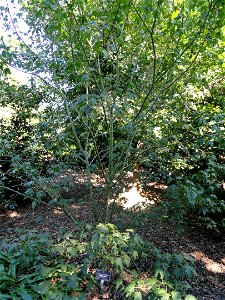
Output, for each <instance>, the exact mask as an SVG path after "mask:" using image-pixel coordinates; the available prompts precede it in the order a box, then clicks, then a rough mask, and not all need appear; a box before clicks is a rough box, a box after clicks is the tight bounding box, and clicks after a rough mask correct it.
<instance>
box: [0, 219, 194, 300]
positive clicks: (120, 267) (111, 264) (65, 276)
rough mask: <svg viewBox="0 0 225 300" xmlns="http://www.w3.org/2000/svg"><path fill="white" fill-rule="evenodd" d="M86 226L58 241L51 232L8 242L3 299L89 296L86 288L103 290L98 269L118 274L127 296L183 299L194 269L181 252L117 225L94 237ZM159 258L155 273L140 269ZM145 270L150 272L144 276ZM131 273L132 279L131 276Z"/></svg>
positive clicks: (0, 264) (1, 261)
mask: <svg viewBox="0 0 225 300" xmlns="http://www.w3.org/2000/svg"><path fill="white" fill-rule="evenodd" d="M91 230H92V226H90V225H86V227H85V228H84V231H83V233H82V236H79V239H75V238H74V237H73V236H72V234H70V233H65V234H64V235H63V236H62V237H60V238H59V239H58V243H57V244H53V242H52V240H51V239H50V238H49V236H48V235H47V234H41V235H38V234H37V233H36V232H32V231H31V232H27V233H25V234H23V235H21V236H19V237H18V238H17V239H15V240H13V241H11V242H10V241H7V240H4V241H3V242H2V243H1V252H0V270H1V276H0V287H1V294H0V295H1V299H56V297H57V299H74V298H75V299H86V297H85V295H84V293H83V292H84V291H86V292H88V291H90V292H91V291H92V292H93V291H95V293H97V292H100V291H99V287H98V285H99V284H98V283H97V281H96V279H95V274H94V273H95V271H96V268H99V267H103V268H104V269H105V270H108V271H110V272H111V274H112V283H110V286H109V292H110V293H113V290H114V289H117V290H120V293H122V295H124V297H126V298H127V299H129V298H130V297H132V299H142V295H143V297H144V296H146V295H149V296H150V298H151V297H153V296H154V299H178V297H179V299H182V298H181V297H183V295H185V290H186V289H187V288H188V287H189V286H186V285H183V284H182V283H181V280H182V279H183V278H185V277H186V276H187V277H188V278H191V276H192V275H193V274H194V269H193V266H192V263H191V262H187V261H186V260H185V259H184V258H183V257H182V256H181V255H177V254H171V255H170V254H161V253H160V252H159V250H158V249H155V248H152V247H149V245H148V244H146V243H145V242H144V241H143V240H142V238H141V237H140V236H138V235H136V234H134V233H133V232H132V231H131V230H128V231H126V232H119V231H118V230H117V229H116V227H115V226H114V225H112V224H106V225H103V224H99V225H98V226H97V228H96V230H95V231H94V233H93V235H92V237H91V239H89V236H90V231H91ZM149 256H151V257H152V259H154V260H155V265H152V266H151V267H152V268H153V271H152V274H148V278H146V274H147V273H146V272H147V268H146V267H143V268H142V269H140V270H138V269H136V270H135V267H136V262H137V261H139V262H143V263H145V262H146V261H147V259H149ZM144 274H145V276H143V275H144ZM127 276H129V280H128V281H125V278H126V277H127Z"/></svg>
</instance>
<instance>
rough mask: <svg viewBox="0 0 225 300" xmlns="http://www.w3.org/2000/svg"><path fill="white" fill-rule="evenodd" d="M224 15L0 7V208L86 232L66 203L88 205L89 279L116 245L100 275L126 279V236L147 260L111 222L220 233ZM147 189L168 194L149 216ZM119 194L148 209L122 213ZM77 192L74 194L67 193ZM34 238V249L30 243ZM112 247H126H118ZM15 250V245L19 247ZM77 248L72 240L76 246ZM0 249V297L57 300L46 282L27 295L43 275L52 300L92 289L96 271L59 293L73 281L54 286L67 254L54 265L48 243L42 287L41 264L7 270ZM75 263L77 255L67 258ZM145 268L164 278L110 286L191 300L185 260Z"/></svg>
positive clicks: (37, 0)
mask: <svg viewBox="0 0 225 300" xmlns="http://www.w3.org/2000/svg"><path fill="white" fill-rule="evenodd" d="M223 6H224V1H221V0H220V1H214V0H210V1H207V2H205V1H194V0H193V1H191V0H188V1H185V0H177V1H172V2H171V1H160V0H159V1H144V0H140V1H136V2H134V1H130V0H115V1H108V0H104V1H89V0H87V1H76V0H71V1H64V0H63V1H55V0H54V1H53V0H47V1H41V0H25V1H18V2H16V1H11V4H10V3H7V1H6V2H4V3H3V4H2V5H1V6H0V13H1V18H2V20H3V23H4V35H2V37H1V44H0V51H1V53H0V72H1V73H0V85H1V91H0V93H1V95H0V96H1V100H0V101H1V106H2V107H3V108H4V109H5V110H4V111H3V113H2V115H1V118H2V119H1V129H0V130H1V138H0V147H1V148H0V158H1V162H0V171H1V174H0V175H1V178H0V201H1V202H0V207H1V208H2V209H12V208H18V207H23V206H24V207H26V206H28V205H29V206H31V207H32V208H33V209H35V208H36V207H37V206H38V205H40V204H41V205H45V206H46V209H48V207H49V208H52V207H55V209H56V210H57V211H58V212H59V213H62V212H64V213H65V214H66V215H67V217H68V220H70V222H71V223H72V224H73V226H74V228H76V226H77V227H79V228H80V226H81V225H80V224H78V220H77V216H76V215H75V214H74V211H73V210H72V209H71V207H72V206H73V205H78V206H80V207H82V208H84V209H85V207H88V209H89V213H90V214H91V218H92V223H93V224H94V226H97V227H94V228H97V229H95V230H97V231H96V235H95V236H93V239H91V238H90V237H87V240H86V241H85V242H84V244H85V243H86V244H85V246H84V249H83V250H82V251H81V253H80V254H79V255H80V257H81V256H82V255H83V256H82V259H81V262H79V263H78V266H77V268H78V269H77V274H80V273H79V272H81V271H80V270H83V269H82V268H83V267H85V264H86V262H85V259H87V260H88V261H87V264H89V268H90V269H94V268H95V264H96V262H98V263H99V261H98V258H97V257H98V254H97V252H96V251H97V250H96V249H98V251H99V253H101V255H102V257H104V255H106V253H105V251H106V252H107V251H111V250H112V249H111V246H112V245H113V247H112V248H113V253H112V255H111V256H110V255H109V257H104V261H105V263H104V265H103V266H102V267H103V268H106V269H107V268H109V269H110V270H113V271H111V272H112V274H114V275H113V276H117V275H118V272H119V271H120V272H122V273H123V272H124V270H125V268H128V269H129V267H130V264H131V261H132V260H131V256H132V255H131V253H130V252H129V251H130V250H129V247H130V244H129V243H130V242H129V243H128V244H129V245H128V244H125V245H123V241H122V239H125V240H126V239H128V240H129V241H131V244H132V243H134V245H133V244H132V245H133V246H132V247H134V248H135V247H137V249H136V248H135V250H134V251H136V252H137V253H139V251H140V252H141V253H143V255H144V254H146V252H144V250H143V251H142V250H140V249H139V248H138V243H136V242H135V236H133V235H132V234H131V233H128V232H127V231H125V232H123V233H121V232H119V231H118V230H117V228H116V227H114V225H112V223H116V224H117V225H118V226H120V227H121V228H124V229H125V230H126V229H127V224H133V226H134V227H135V226H136V225H138V224H140V223H142V224H143V226H145V222H147V220H148V218H149V216H153V214H155V215H156V218H155V219H156V220H159V219H160V222H161V221H162V220H163V221H169V222H170V223H174V224H175V226H177V227H178V225H179V227H180V226H184V225H188V224H193V223H194V224H195V225H196V224H197V225H201V226H203V227H204V228H205V230H212V231H214V232H217V234H221V233H223V231H224V226H225V219H224V215H225V202H224V201H225V191H224V190H225V183H224V180H225V169H224V161H225V144H224V131H225V127H224V121H225V115H224V103H225V101H224V89H225V82H224V78H225V77H224V67H225V63H224V57H225V56H224V44H225V28H224V9H223ZM13 68H14V70H15V69H16V70H22V71H24V72H26V74H27V75H28V77H29V79H28V80H27V83H26V84H20V83H18V82H15V81H13V80H12V76H11V72H13V71H12V70H13ZM68 174H74V175H73V176H75V177H76V179H77V180H74V178H73V177H71V176H69V175H68ZM152 182H154V184H155V183H156V182H160V184H164V185H165V187H166V196H165V201H162V203H160V204H159V205H158V203H157V201H155V200H154V201H152V202H153V203H150V204H151V205H152V204H154V205H155V206H157V207H156V208H155V210H154V213H152V209H151V208H152V206H151V205H150V209H149V207H148V203H149V202H148V201H147V200H146V199H145V198H143V196H142V195H141V193H142V192H143V191H144V187H145V186H148V185H149V184H151V183H152ZM126 188H128V189H129V188H130V190H131V191H133V197H134V198H135V199H136V200H135V201H136V202H135V203H137V202H138V199H140V202H141V201H142V200H143V201H144V202H145V204H146V206H145V208H143V207H142V208H140V207H138V205H137V207H135V206H132V205H130V204H129V203H128V204H127V206H126V203H125V204H124V202H123V197H122V198H121V195H123V193H124V192H125V189H126ZM74 189H75V190H76V193H77V195H79V196H78V197H76V195H75V194H76V193H71V190H74ZM125 194H126V193H125ZM129 205H130V206H129ZM124 207H127V210H124ZM129 207H132V208H131V209H130V210H129ZM139 210H140V213H139V214H137V215H135V214H134V212H135V213H136V212H138V211H139ZM150 211H151V212H150ZM99 223H101V224H105V225H97V224H99ZM106 224H108V225H106ZM110 224H111V225H110ZM98 226H99V227H98ZM104 226H105V227H104ZM104 228H105V229H104ZM99 230H100V232H99ZM101 230H103V231H102V232H101ZM101 234H102V235H103V236H101ZM105 234H106V235H105ZM31 236H32V242H34V245H36V242H35V234H32V235H31ZM94 237H95V238H94ZM23 238H24V239H25V240H26V236H24V237H21V239H23ZM42 238H44V237H38V236H37V248H38V247H39V246H40V249H42V248H43V245H42V244H41V243H42V242H40V241H41V239H42ZM102 238H103V241H102V240H101V239H102ZM114 239H116V240H117V242H118V243H119V245H120V246H121V247H122V248H120V249H117V247H116V246H115V245H114V242H113V240H114ZM39 242H40V243H39ZM139 242H140V244H141V245H142V242H141V240H140V241H139ZM4 243H5V244H6V242H4ZM18 243H19V245H20V246H21V245H22V244H21V243H20V238H19V242H18ZM18 243H17V242H13V243H12V244H10V242H9V244H8V242H7V244H8V246H7V247H9V249H12V251H14V250H15V249H17V246H18ZM26 243H27V242H25V247H27V246H26V245H28V244H29V243H28V244H26ZM82 243H83V240H82V238H81V237H79V238H78V242H77V244H76V243H75V246H74V249H76V247H78V248H80V247H81V245H83V244H82ZM111 243H112V244H111ZM78 245H79V246H78ZM88 245H89V246H88ZM20 246H19V247H20ZM2 247H3V248H2V251H3V254H2V257H3V258H2V259H3V262H2V265H1V266H2V267H1V268H2V269H1V270H2V272H5V275H4V276H3V278H2V280H3V283H2V286H3V287H4V288H5V289H6V290H7V289H8V288H9V286H10V284H11V282H13V281H12V280H14V279H15V280H16V281H15V291H14V290H11V296H8V297H12V298H13V297H14V298H15V297H25V298H24V299H26V297H28V298H29V296H26V293H28V294H29V292H28V291H26V285H27V282H28V280H31V281H32V280H34V282H36V283H35V284H36V291H35V289H34V290H32V291H30V293H31V294H32V296H30V297H34V298H35V297H43V299H45V298H44V297H55V296H51V295H50V294H49V295H48V294H46V295H44V293H47V292H48V283H46V282H45V283H44V284H43V283H41V285H42V284H43V290H44V291H45V292H43V293H41V295H42V296H40V295H39V294H34V293H35V292H36V293H38V291H37V284H39V283H40V282H42V281H43V280H45V279H46V278H48V279H49V280H50V282H51V280H53V282H52V283H51V284H52V285H53V286H52V287H51V288H49V293H53V295H55V294H54V293H58V294H59V295H60V292H59V290H57V288H58V286H62V287H63V288H64V290H65V293H64V292H63V293H64V295H61V296H59V297H61V298H62V299H63V297H64V296H65V297H66V296H68V297H69V295H70V296H71V297H72V296H73V295H72V294H71V293H72V288H75V292H77V293H80V296H78V295H75V296H74V297H86V296H85V292H86V293H88V291H89V290H88V289H89V284H90V289H91V283H93V285H95V284H94V280H95V279H94V277H93V278H92V277H90V276H92V275H91V274H92V273H91V272H88V273H87V274H83V275H82V276H84V277H82V276H81V277H79V276H80V275H79V276H78V275H76V276H78V277H77V279H76V278H75V277H74V280H75V282H76V284H77V289H78V290H76V287H71V286H67V285H66V280H67V279H68V282H70V279H69V277H68V276H70V275H71V274H69V273H68V274H69V275H68V274H67V273H66V274H67V275H65V274H64V275H65V278H67V279H66V280H64V281H61V279H59V280H58V279H57V278H58V277H57V276H58V275H57V274H59V273H57V272H60V271H59V269H58V266H57V265H55V263H56V261H60V260H62V264H63V259H65V258H63V257H61V256H60V253H59V254H58V255H59V256H57V255H56V253H55V252H54V245H53V244H52V245H49V247H50V249H51V251H49V252H46V253H42V250H40V251H41V253H42V254H43V255H42V254H41V257H40V259H41V260H42V259H43V261H45V257H46V259H47V261H48V260H49V259H50V261H51V259H52V261H51V263H53V265H51V267H50V266H46V267H49V268H53V271H52V272H53V273H54V274H55V275H52V276H53V277H46V278H39V277H38V275H37V274H38V272H39V271H40V270H39V269H38V268H39V267H40V265H39V262H38V261H37V260H36V258H35V257H33V258H32V257H31V261H28V262H25V265H24V266H23V262H20V258H19V259H18V261H17V259H16V258H15V259H16V261H15V264H13V265H9V260H10V259H9V258H7V254H6V253H4V246H2ZM29 247H30V246H29V245H28V248H29ZM68 247H69V246H68ZM88 247H89V248H88ZM96 247H97V248H96ZM124 247H125V248H124ZM143 247H144V246H143ZM95 248H96V249H95ZM149 248H150V249H153V248H152V247H151V246H149ZM124 249H125V250H124ZM35 251H36V250H35ZM38 251H39V250H38ZM74 251H75V250H74ZM9 252H10V251H9ZM126 252H127V253H126ZM136 252H135V253H136ZM133 253H134V252H133ZM18 255H19V254H18ZM29 255H30V254H29ZM37 255H38V254H37ZM76 255H77V254H75V256H74V257H73V258H71V259H74V260H75V262H76V260H77V259H78V257H77V256H76ZM129 255H130V256H129ZM135 255H136V254H135ZM135 255H133V256H132V259H134V260H135V257H134V256H135ZM141 255H142V254H141ZM141 255H140V254H138V259H140V260H142V259H143V261H144V260H145V259H146V261H147V260H148V259H147V258H146V257H144V256H145V255H144V256H143V257H142V256H141ZM31 256H32V255H31ZM18 257H20V256H18ZM65 257H66V258H67V259H68V255H67V254H65ZM21 259H22V260H23V258H21ZM151 259H155V260H156V265H157V268H158V273H157V270H156V269H154V271H152V273H151V272H150V274H147V275H146V276H147V278H148V279H146V280H145V279H143V278H140V276H141V275H140V274H142V269H140V272H137V274H138V275H137V276H136V275H135V276H136V277H135V276H133V275H134V273H132V274H133V275H130V276H131V277H132V279H130V280H129V281H128V282H125V281H124V280H122V281H121V282H119V281H117V283H115V285H117V288H116V290H117V289H118V290H119V293H122V294H121V295H123V297H126V298H128V299H129V298H131V299H132V298H135V299H141V298H142V297H148V298H149V299H158V298H159V299H170V298H171V297H172V298H171V299H179V297H186V295H185V293H186V294H187V292H185V285H182V283H181V282H180V279H182V280H183V276H187V277H188V276H189V275H190V274H189V273H192V269H191V268H189V267H188V265H186V262H185V260H183V258H182V257H181V256H179V255H178V256H176V255H175V254H160V253H159V252H158V251H155V252H154V251H152V252H151V255H150V258H149V260H150V261H151ZM158 259H159V260H158ZM109 260H110V262H109ZM146 261H145V263H146ZM26 263H27V264H28V265H29V268H30V267H31V265H32V267H31V268H32V270H34V273H30V272H28V271H27V270H26V271H25V274H23V272H22V273H19V275H18V276H19V277H18V278H17V275H16V273H15V272H16V270H17V267H15V265H17V266H18V269H20V268H22V270H23V268H28V265H26ZM46 263H47V264H48V262H46ZM139 263H143V262H142V261H140V262H139ZM20 264H21V265H20ZM30 264H31V265H30ZM82 264H83V266H81V265H82ZM37 265H38V266H39V267H37ZM153 265H154V264H153ZM153 265H151V266H153ZM181 265H182V266H183V267H182V268H181ZM67 267H68V268H70V267H69V266H66V268H67ZM59 268H61V267H59ZM155 268H156V267H155ZM166 269H167V270H168V273H167V271H166ZM174 270H175V271H174ZM27 272H28V273H29V274H28V273H27ZM68 272H69V271H68ZM130 272H131V270H130ZM143 272H146V270H143ZM12 273H13V274H12ZM7 274H8V275H7ZM64 275H63V276H64ZM86 275H87V277H85V276H86ZM7 276H9V278H8V279H7ZM21 276H22V277H21ZM23 276H25V277H23ZM47 276H50V275H49V274H48V275H47ZM54 276H55V277H54ZM71 276H72V275H71ZM74 276H75V275H74ZM148 276H150V277H151V278H152V279H149V277H148ZM152 276H153V277H152ZM131 277H130V278H131ZM22 278H24V279H22ZM59 278H61V275H59ZM63 278H64V277H63ZM20 279H21V285H20ZM56 279H57V280H56ZM113 279H115V278H113ZM7 280H8V283H7ZM24 280H25V281H24ZM55 280H56V281H55ZM143 280H144V281H143ZM148 280H150V281H148ZM151 280H153V281H151ZM160 280H161V281H160ZM178 280H179V281H178ZM92 281H93V282H92ZM149 282H151V283H149ZM18 284H19V287H18ZM64 284H65V286H64ZM80 284H81V285H80ZM69 285H70V284H69ZM71 285H72V283H71ZM23 288H24V290H23ZM82 288H83V289H84V291H82ZM54 289H56V290H57V292H55V291H54ZM160 291H161V292H160ZM24 293H25V294H24ZM157 293H158V294H157ZM160 293H161V294H160ZM67 294H68V295H67ZM5 295H7V292H6V294H5ZM4 297H6V299H7V296H4ZM160 297H161V298H160ZM187 297H188V298H190V297H191V296H187ZM14 298H13V299H14ZM188 298H187V299H188ZM15 299H16V298H15ZM37 299H38V298H37ZM46 299H47V298H46ZM48 299H50V298H48ZM52 299H53V298H52ZM78 299H79V298H78ZM81 299H82V298H81Z"/></svg>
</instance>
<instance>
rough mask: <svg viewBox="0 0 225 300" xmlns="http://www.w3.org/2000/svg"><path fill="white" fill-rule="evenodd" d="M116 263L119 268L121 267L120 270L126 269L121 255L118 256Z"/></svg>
mask: <svg viewBox="0 0 225 300" xmlns="http://www.w3.org/2000/svg"><path fill="white" fill-rule="evenodd" d="M115 265H116V266H117V268H118V269H120V271H122V270H123V269H124V266H123V260H122V258H121V257H117V258H116V260H115Z"/></svg>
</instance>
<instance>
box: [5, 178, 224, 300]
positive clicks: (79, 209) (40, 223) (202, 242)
mask: <svg viewBox="0 0 225 300" xmlns="http://www.w3.org/2000/svg"><path fill="white" fill-rule="evenodd" d="M65 176H66V175H65ZM100 185H101V180H100V179H99V180H96V188H98V187H99V186H100ZM85 191H86V190H85V186H84V185H83V182H82V180H81V178H80V180H79V182H78V181H77V184H76V185H75V187H74V189H73V190H70V191H68V192H67V193H68V194H67V196H68V197H71V196H73V197H74V198H77V197H78V198H79V197H80V196H82V197H83V198H85ZM143 192H145V191H143ZM98 195H99V193H98ZM145 196H146V197H148V198H149V199H150V201H153V200H156V202H157V201H160V200H161V201H162V200H163V186H161V185H152V186H151V188H150V189H148V190H147V191H146V193H145ZM70 209H71V212H73V213H74V215H75V216H76V218H77V219H79V220H85V221H87V222H92V221H93V219H92V215H91V213H90V211H89V209H88V207H87V206H86V205H82V206H81V205H79V204H78V203H77V204H73V205H71V207H70ZM18 228H20V229H29V230H32V229H34V230H37V231H38V232H50V233H51V234H52V235H53V236H54V235H57V232H58V231H59V230H60V229H66V230H69V231H71V230H73V229H74V227H73V225H72V224H71V223H70V221H69V220H68V218H67V217H66V216H65V214H64V213H62V212H60V211H58V210H57V209H54V208H49V207H45V206H39V207H38V208H37V209H35V210H32V209H30V208H23V209H18V210H12V211H5V212H3V211H2V212H0V240H2V239H3V238H4V237H6V236H7V237H9V238H13V237H14V236H15V232H16V230H17V229H18ZM137 231H138V232H139V233H140V234H141V235H142V236H143V238H144V239H146V240H148V241H151V242H153V243H154V245H155V246H156V247H158V248H160V249H161V251H162V252H177V253H181V254H184V255H191V256H193V257H194V258H195V259H196V268H197V272H198V277H197V278H196V279H195V280H194V281H193V282H192V287H193V290H192V291H190V292H191V293H192V294H193V295H195V296H196V297H197V299H199V300H225V237H224V236H218V235H216V234H213V233H209V232H207V231H203V230H200V229H199V228H196V227H193V226H190V228H189V229H188V230H187V231H186V232H184V233H183V234H178V233H177V232H176V231H175V230H174V229H172V228H170V227H168V225H165V224H163V223H160V222H159V223H156V222H155V221H151V219H150V220H149V221H148V222H147V223H146V224H144V226H143V225H142V226H140V227H139V228H138V230H137ZM95 299H101V298H95Z"/></svg>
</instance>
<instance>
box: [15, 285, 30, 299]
mask: <svg viewBox="0 0 225 300" xmlns="http://www.w3.org/2000/svg"><path fill="white" fill-rule="evenodd" d="M16 293H17V294H18V295H19V296H20V297H21V299H23V300H33V297H32V296H31V295H29V294H28V293H27V291H26V290H25V289H23V288H17V289H16Z"/></svg>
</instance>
